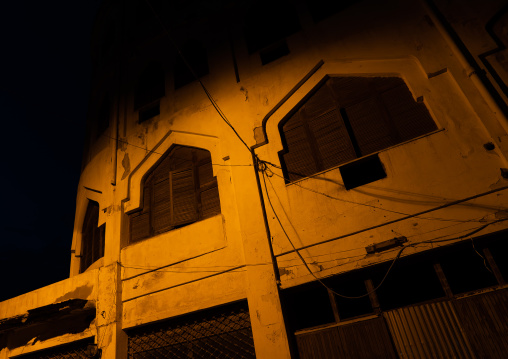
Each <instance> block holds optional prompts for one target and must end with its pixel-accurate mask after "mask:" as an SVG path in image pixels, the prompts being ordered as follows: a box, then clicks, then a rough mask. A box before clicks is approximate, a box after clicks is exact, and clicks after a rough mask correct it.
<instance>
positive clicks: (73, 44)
mask: <svg viewBox="0 0 508 359" xmlns="http://www.w3.org/2000/svg"><path fill="white" fill-rule="evenodd" d="M99 4H100V0H72V1H69V0H53V1H40V0H27V1H5V2H2V5H1V7H0V27H1V34H2V35H1V36H2V38H1V44H2V51H1V53H2V55H1V64H2V67H1V69H2V72H1V73H2V76H1V80H0V104H1V106H0V108H1V118H2V125H3V126H4V131H3V136H2V137H3V138H2V140H1V141H0V144H1V152H0V153H1V156H2V161H1V166H2V172H1V176H0V181H1V188H2V189H3V193H2V199H3V200H2V207H1V208H2V211H1V221H0V273H1V274H0V275H1V279H2V285H1V286H0V301H1V300H5V299H8V298H12V297H14V296H17V295H20V294H23V293H26V292H29V291H31V290H34V289H37V288H40V287H43V286H45V285H48V284H51V283H54V282H57V281H59V280H63V279H65V278H67V277H68V275H69V266H70V249H71V241H72V230H73V225H74V213H75V201H76V193H77V185H78V180H79V173H80V169H81V156H82V146H83V141H84V129H85V120H86V114H87V104H88V98H89V88H90V86H89V83H90V74H91V69H90V34H91V29H92V24H93V20H94V17H95V13H96V12H97V9H98V8H99Z"/></svg>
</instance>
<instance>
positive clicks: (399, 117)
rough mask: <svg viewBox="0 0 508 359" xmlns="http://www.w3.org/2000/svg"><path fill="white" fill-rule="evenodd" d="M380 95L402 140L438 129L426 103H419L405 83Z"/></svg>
mask: <svg viewBox="0 0 508 359" xmlns="http://www.w3.org/2000/svg"><path fill="white" fill-rule="evenodd" d="M380 97H381V99H382V101H383V103H384V105H385V106H386V109H387V111H388V113H389V115H390V119H391V120H392V121H393V125H394V126H395V127H396V128H397V131H398V133H399V136H400V140H401V141H408V140H410V139H412V138H415V137H418V136H421V135H424V134H426V133H428V132H432V131H435V130H437V126H436V123H435V122H434V120H433V119H432V117H431V116H430V114H429V111H428V110H427V108H426V107H425V104H423V103H417V102H416V101H415V100H414V99H413V96H412V95H411V92H410V91H409V89H408V88H407V86H406V85H405V84H403V85H401V86H397V87H395V88H393V89H390V90H388V91H385V92H383V93H382V94H381V96H380Z"/></svg>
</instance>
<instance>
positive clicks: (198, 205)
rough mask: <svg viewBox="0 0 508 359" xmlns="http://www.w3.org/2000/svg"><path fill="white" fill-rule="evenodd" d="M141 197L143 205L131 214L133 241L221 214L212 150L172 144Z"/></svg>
mask: <svg viewBox="0 0 508 359" xmlns="http://www.w3.org/2000/svg"><path fill="white" fill-rule="evenodd" d="M142 197H143V203H142V208H141V209H140V210H139V211H137V212H134V213H132V214H130V215H129V217H130V229H131V231H130V236H131V238H130V240H131V242H135V241H139V240H141V239H144V238H148V237H151V236H154V235H156V234H159V233H163V232H167V231H170V230H171V229H173V228H177V227H181V226H185V225H188V224H190V223H193V222H196V221H199V220H202V219H205V218H209V217H212V216H214V215H216V214H219V213H220V201H219V191H218V188H217V179H216V178H215V177H214V176H213V171H212V159H211V156H210V152H208V151H206V150H203V149H198V148H193V147H184V146H175V147H173V148H172V149H171V150H170V151H169V152H168V154H167V155H166V156H164V157H163V158H162V159H161V161H160V162H159V164H157V165H156V166H155V168H154V169H153V170H151V172H150V173H149V174H148V176H147V177H146V180H145V181H144V185H143V196H142Z"/></svg>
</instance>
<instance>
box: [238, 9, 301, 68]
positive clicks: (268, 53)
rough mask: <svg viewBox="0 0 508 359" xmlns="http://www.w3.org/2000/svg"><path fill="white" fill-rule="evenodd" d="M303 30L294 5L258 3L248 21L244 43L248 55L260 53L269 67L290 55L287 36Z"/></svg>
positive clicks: (247, 17) (249, 13)
mask: <svg viewBox="0 0 508 359" xmlns="http://www.w3.org/2000/svg"><path fill="white" fill-rule="evenodd" d="M299 30H300V22H299V20H298V14H297V12H296V9H295V7H294V5H293V4H292V3H291V2H286V1H272V2H268V1H262V2H255V5H253V6H252V7H251V8H250V9H249V12H248V14H247V16H246V19H245V41H246V43H247V50H248V52H249V54H252V53H254V52H256V51H259V55H260V57H261V63H262V64H263V65H265V64H268V63H270V62H272V61H275V60H277V59H278V58H280V57H282V56H285V55H288V54H289V47H288V45H287V43H286V37H287V36H289V35H291V34H294V33H295V32H297V31H299Z"/></svg>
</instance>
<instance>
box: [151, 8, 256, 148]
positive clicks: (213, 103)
mask: <svg viewBox="0 0 508 359" xmlns="http://www.w3.org/2000/svg"><path fill="white" fill-rule="evenodd" d="M145 2H146V4H147V5H148V6H149V7H150V9H151V10H152V12H153V14H154V16H155V18H156V19H157V21H158V22H159V24H160V26H161V27H162V29H163V30H164V32H165V33H166V36H167V37H168V39H169V41H170V42H171V44H172V45H173V47H174V48H175V49H176V51H177V52H178V55H179V56H180V58H181V59H182V61H183V62H184V64H185V66H187V68H188V69H189V71H190V72H191V74H192V76H193V77H194V78H195V79H196V81H198V82H199V84H200V86H201V88H202V89H203V91H204V92H205V94H206V96H207V97H208V100H209V101H210V103H211V104H212V106H213V107H214V109H215V111H216V112H217V113H218V114H219V116H220V117H221V118H222V120H223V121H224V122H225V123H226V124H227V125H228V126H229V127H230V128H231V130H232V131H233V132H234V133H235V135H236V137H238V139H239V140H240V141H241V142H242V143H243V145H244V146H245V147H246V148H247V150H248V151H249V152H251V148H250V147H249V145H247V143H246V142H245V141H244V140H243V138H242V137H241V136H240V134H239V133H238V132H237V131H236V129H235V128H234V126H233V125H232V124H231V122H229V120H228V119H227V117H226V115H225V114H224V112H222V110H221V109H220V107H219V105H218V104H217V102H216V101H215V100H214V98H213V96H212V95H211V93H210V92H209V91H208V89H207V88H206V86H205V85H204V84H203V82H202V81H201V79H200V78H199V76H198V75H197V74H196V72H195V71H194V69H193V68H192V66H191V65H190V64H189V62H188V61H187V59H186V58H185V56H184V55H183V53H182V51H181V50H180V48H179V47H178V45H177V44H176V42H175V41H174V40H173V38H172V37H171V35H170V33H169V31H168V29H167V28H166V26H165V25H164V23H163V22H162V20H161V18H160V17H159V15H158V14H157V12H156V11H155V9H154V8H153V7H152V5H151V4H150V2H149V1H148V0H145Z"/></svg>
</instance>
